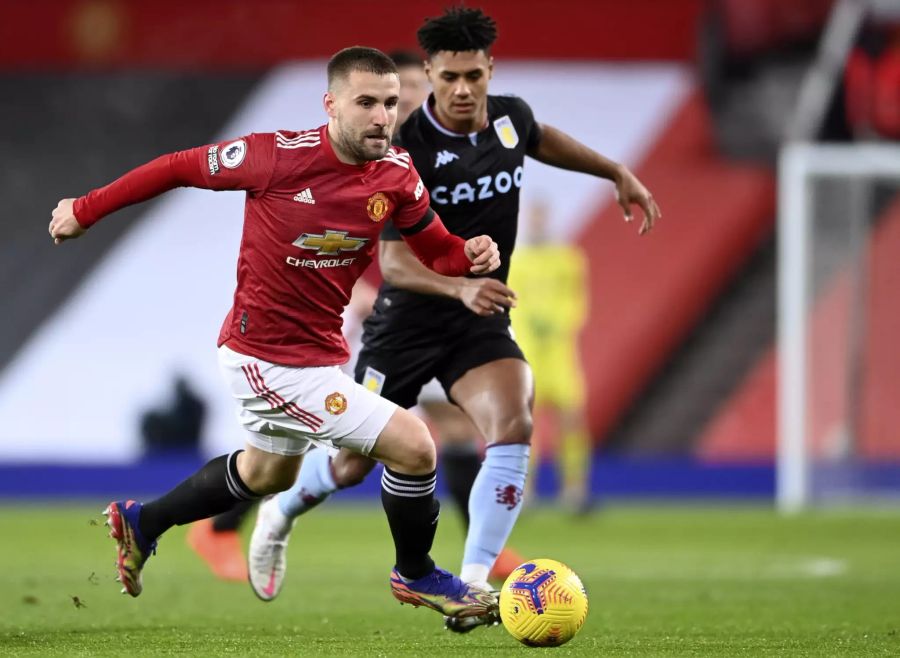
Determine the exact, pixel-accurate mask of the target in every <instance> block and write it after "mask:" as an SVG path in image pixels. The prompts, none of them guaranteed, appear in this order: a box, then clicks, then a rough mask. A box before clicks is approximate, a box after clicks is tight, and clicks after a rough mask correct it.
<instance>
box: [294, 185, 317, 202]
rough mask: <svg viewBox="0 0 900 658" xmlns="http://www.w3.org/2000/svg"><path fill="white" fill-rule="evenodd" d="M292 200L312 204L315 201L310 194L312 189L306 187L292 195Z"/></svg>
mask: <svg viewBox="0 0 900 658" xmlns="http://www.w3.org/2000/svg"><path fill="white" fill-rule="evenodd" d="M294 201H299V202H300V203H311V204H313V205H315V203H316V200H315V198H313V195H312V190H311V189H309V188H308V187H307V188H306V189H305V190H303V191H302V192H297V194H295V195H294Z"/></svg>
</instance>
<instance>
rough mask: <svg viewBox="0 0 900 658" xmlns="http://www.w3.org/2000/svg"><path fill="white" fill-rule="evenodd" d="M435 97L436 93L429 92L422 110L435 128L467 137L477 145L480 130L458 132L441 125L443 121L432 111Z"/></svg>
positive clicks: (442, 131)
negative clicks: (432, 102) (432, 101)
mask: <svg viewBox="0 0 900 658" xmlns="http://www.w3.org/2000/svg"><path fill="white" fill-rule="evenodd" d="M433 98H434V94H429V95H428V98H426V99H425V102H424V103H422V111H423V112H424V113H425V116H426V117H428V120H429V121H430V122H431V125H432V126H434V128H435V130H437V131H438V132H440V133H443V134H444V135H447V136H448V137H465V138H467V139H468V140H469V141H470V142H471V143H472V146H476V145H477V144H478V133H479V132H481V131H480V130H476V131H475V132H471V133H458V132H454V131H452V130H450V129H449V128H445V127H444V126H442V125H441V123H440V122H439V121H438V120H437V117H436V116H434V114H433V113H432V111H431V100H432V99H433ZM488 124H489V125H490V118H488Z"/></svg>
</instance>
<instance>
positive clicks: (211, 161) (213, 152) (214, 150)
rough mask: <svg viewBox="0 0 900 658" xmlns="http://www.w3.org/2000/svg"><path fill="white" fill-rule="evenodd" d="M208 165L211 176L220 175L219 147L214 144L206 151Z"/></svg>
mask: <svg viewBox="0 0 900 658" xmlns="http://www.w3.org/2000/svg"><path fill="white" fill-rule="evenodd" d="M206 164H207V166H208V167H209V175H210V176H215V175H216V174H218V173H219V145H218V144H213V145H212V146H210V147H209V149H208V150H207V151H206Z"/></svg>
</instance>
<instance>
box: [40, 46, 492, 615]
mask: <svg viewBox="0 0 900 658" xmlns="http://www.w3.org/2000/svg"><path fill="white" fill-rule="evenodd" d="M399 87H400V84H399V79H398V75H397V69H396V67H395V65H394V63H393V62H392V61H391V60H390V58H388V57H387V56H386V55H384V54H383V53H381V52H380V51H378V50H375V49H371V48H363V47H353V48H347V49H345V50H342V51H340V52H338V53H337V54H335V55H334V57H332V59H331V60H330V61H329V63H328V91H327V93H326V94H325V96H324V107H325V111H326V113H327V115H328V123H327V124H325V125H323V126H320V127H319V128H315V129H312V130H305V131H300V132H288V131H280V132H275V133H254V134H251V135H248V136H245V137H242V138H240V139H236V140H231V141H227V142H222V143H218V144H211V145H208V146H203V147H200V148H195V149H189V150H186V151H179V152H177V153H172V154H169V155H165V156H162V157H160V158H157V159H156V160H153V161H151V162H149V163H147V164H145V165H142V166H141V167H138V168H137V169H135V170H133V171H131V172H129V173H127V174H125V175H124V176H122V177H121V178H119V179H118V180H116V181H114V182H113V183H111V184H109V185H107V186H105V187H102V188H99V189H96V190H93V191H91V192H89V193H88V194H86V195H84V196H82V197H79V198H78V199H63V200H62V201H60V202H59V204H58V205H57V207H56V209H55V210H54V211H53V213H52V217H53V219H52V221H51V222H50V227H49V230H50V235H51V237H52V238H53V240H54V242H55V243H56V244H60V243H62V242H64V241H66V240H69V239H72V238H77V237H79V236H81V235H82V234H84V233H85V231H87V230H88V229H89V228H90V227H91V226H93V224H95V223H96V222H97V221H99V220H100V219H101V218H102V217H104V216H106V215H108V214H110V213H112V212H114V211H116V210H119V209H120V208H123V207H125V206H127V205H130V204H133V203H138V202H140V201H144V200H146V199H149V198H152V197H154V196H156V195H158V194H161V193H163V192H165V191H167V190H170V189H173V188H175V187H179V186H191V187H199V188H204V189H211V190H244V191H245V192H246V195H247V196H246V203H245V212H244V231H243V238H242V242H241V250H240V255H239V258H238V266H237V288H236V290H235V295H234V304H233V306H232V308H231V311H230V312H229V313H228V315H227V317H226V318H225V322H224V324H223V326H222V330H221V333H220V335H219V341H218V345H219V362H220V366H221V369H222V371H223V374H224V376H225V379H226V381H227V383H228V385H229V386H230V388H231V390H232V393H233V395H234V397H235V399H236V401H237V406H238V417H239V420H240V422H241V423H242V424H243V425H244V427H245V428H246V429H247V430H249V438H248V441H247V445H246V448H245V449H244V450H238V451H236V452H234V453H232V454H230V455H222V456H220V457H217V458H216V459H213V460H212V461H210V462H209V463H208V464H206V465H205V466H204V467H202V468H201V469H200V470H199V471H198V472H197V473H195V474H194V475H192V476H191V477H189V478H188V479H187V480H185V481H184V482H182V483H181V484H179V485H178V486H176V487H175V488H174V489H172V490H171V491H169V492H168V493H166V494H165V495H163V496H162V497H160V498H158V499H156V500H154V501H151V502H149V503H145V504H141V503H138V502H135V501H131V500H129V501H114V502H112V503H110V504H109V506H108V507H107V509H106V511H105V513H106V514H107V515H108V517H109V518H108V524H109V525H110V527H111V533H110V534H111V536H112V537H113V538H114V539H115V540H116V544H117V552H118V571H119V578H120V580H121V582H122V584H123V586H124V587H123V592H128V593H129V594H131V595H132V596H138V595H139V594H140V593H141V591H142V577H141V574H142V570H143V567H144V565H145V563H146V560H147V559H148V558H149V557H150V555H151V554H153V553H154V552H155V551H156V546H157V539H158V538H159V537H160V536H161V535H162V534H163V533H164V532H165V531H166V530H167V529H168V528H170V527H172V526H173V525H183V524H185V523H190V522H192V521H196V520H198V519H202V518H208V517H210V516H213V515H215V514H219V513H221V512H224V511H226V510H228V509H229V508H231V507H232V506H234V505H235V504H237V503H238V502H239V501H242V500H248V499H253V498H259V497H260V496H263V495H266V494H273V493H277V492H279V491H282V490H284V489H287V488H288V487H290V485H291V484H292V483H293V482H294V479H295V478H296V475H297V470H298V468H299V466H300V462H301V460H302V456H303V453H304V452H306V450H308V449H309V447H310V446H311V445H312V444H313V443H318V444H321V445H324V446H336V447H344V448H348V449H350V450H353V451H356V452H359V453H361V454H363V455H367V456H368V457H371V458H373V459H376V460H378V461H381V462H382V463H383V464H384V465H385V470H384V475H383V478H382V503H383V506H384V510H385V513H386V515H387V517H388V523H389V525H390V528H391V534H392V535H393V538H394V543H395V547H396V565H395V568H394V570H393V572H392V573H391V578H390V583H391V590H392V592H393V594H394V596H395V597H396V598H398V599H399V600H401V601H404V602H408V603H412V604H413V605H417V606H418V605H424V606H427V607H430V608H433V609H435V610H437V611H439V612H441V613H443V614H445V615H451V616H460V617H465V616H471V615H481V614H484V613H485V611H486V610H494V609H496V599H495V598H494V596H493V595H492V594H490V593H489V592H487V591H485V590H483V589H480V588H478V587H474V586H469V585H466V584H465V583H463V582H462V581H461V580H459V578H457V577H456V576H454V575H452V574H450V573H448V572H446V571H444V570H442V569H439V568H437V567H435V565H434V562H433V561H432V560H431V557H430V556H429V551H430V549H431V545H432V541H433V539H434V533H435V530H436V525H437V517H438V504H437V501H436V500H435V499H434V482H435V449H434V444H433V442H432V440H431V437H430V436H429V433H428V430H427V428H426V426H425V424H424V423H423V422H422V421H421V420H419V419H418V418H416V417H415V416H414V415H412V414H411V413H409V412H407V411H406V410H404V409H402V408H399V407H398V406H397V405H396V404H394V403H391V402H389V401H388V400H386V399H384V398H382V397H380V396H378V395H376V394H374V393H372V392H371V391H369V390H367V389H366V388H364V387H362V386H361V385H359V384H356V383H355V382H354V381H353V380H352V379H351V378H349V377H348V376H346V375H344V374H343V373H342V372H341V371H340V369H339V367H338V365H339V364H341V363H343V362H345V361H346V360H347V356H348V353H347V345H346V342H345V340H344V338H343V336H342V334H341V318H340V316H341V311H342V309H343V307H344V306H345V305H346V304H347V302H348V300H349V298H350V292H351V289H352V287H353V283H354V282H355V281H356V279H357V278H358V277H359V276H360V274H361V273H362V272H363V270H365V268H366V266H367V265H368V264H369V262H370V261H371V255H372V252H373V250H374V248H375V245H376V243H377V241H378V236H379V234H380V232H381V230H382V227H383V226H384V223H385V221H387V220H390V221H391V222H392V223H393V225H394V226H395V227H397V228H398V229H399V230H400V232H401V233H402V234H403V237H404V239H405V240H406V241H407V242H408V244H409V245H410V248H411V249H412V250H413V251H414V252H415V253H416V255H417V257H418V258H420V259H421V261H422V262H423V263H424V264H425V265H427V266H428V267H430V268H433V269H434V270H435V271H437V272H441V273H443V274H446V275H451V276H453V275H455V276H459V275H462V274H466V273H472V274H482V273H488V272H491V271H493V270H494V269H496V268H497V267H498V266H499V254H498V250H497V246H496V244H495V243H494V242H493V241H492V240H491V239H490V238H489V237H488V236H485V235H479V236H476V237H474V238H470V239H469V240H462V239H461V238H458V237H456V236H452V235H450V234H449V233H448V232H447V230H446V229H445V228H444V225H443V223H442V222H441V221H440V219H439V218H438V216H437V215H436V214H435V213H434V212H433V211H432V210H431V209H430V207H429V194H428V191H427V190H426V189H425V188H424V185H423V183H422V181H421V179H420V177H419V175H418V173H417V172H416V169H415V167H413V165H412V162H411V161H410V157H409V155H408V154H407V153H406V152H405V151H404V150H403V149H400V148H394V147H392V146H391V136H392V132H393V129H394V125H395V122H396V115H397V109H396V106H397V100H398V93H399ZM263 589H265V585H263Z"/></svg>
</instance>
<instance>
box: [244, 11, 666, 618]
mask: <svg viewBox="0 0 900 658" xmlns="http://www.w3.org/2000/svg"><path fill="white" fill-rule="evenodd" d="M417 37H418V40H419V45H420V46H421V48H422V50H423V51H425V53H426V54H427V56H428V58H427V60H426V72H427V74H428V78H429V81H430V82H431V87H432V94H431V95H430V97H429V98H428V100H427V101H426V102H425V103H424V104H423V105H422V106H421V107H420V108H419V109H417V110H416V111H414V112H413V113H412V114H410V116H409V118H408V119H407V120H406V122H405V123H404V124H403V125H402V126H401V127H400V128H399V129H398V130H397V140H395V141H397V142H398V143H399V144H400V145H402V146H403V148H405V149H406V150H407V151H408V152H409V153H410V154H411V155H412V158H413V160H414V161H415V163H416V167H417V169H418V170H419V172H420V173H421V175H422V180H423V181H424V182H425V186H426V187H427V188H428V191H429V193H430V194H431V202H432V204H434V207H435V208H439V209H440V213H441V216H442V217H443V220H444V221H445V222H446V224H447V226H449V227H452V230H453V233H455V234H457V235H460V236H466V237H471V236H475V235H479V234H480V233H482V232H484V231H485V228H486V227H490V233H491V236H492V237H493V238H494V239H495V240H496V241H497V244H498V246H499V249H500V254H501V256H502V260H503V263H502V264H501V266H500V267H499V268H498V269H497V270H495V271H494V272H492V273H491V275H490V276H487V277H474V278H473V277H447V276H442V275H440V274H436V273H435V272H434V271H429V270H427V269H426V268H423V267H420V266H419V264H418V263H417V262H416V259H415V257H414V255H413V254H412V253H411V252H410V251H409V250H408V249H406V248H405V247H404V245H403V243H402V242H401V241H400V238H401V237H402V234H401V233H397V232H395V231H394V230H393V228H392V227H389V228H387V229H386V230H385V232H384V234H383V236H382V243H381V250H380V260H379V262H380V265H381V271H382V274H383V275H384V279H385V283H384V284H383V285H382V287H381V289H380V291H379V295H378V299H377V300H376V302H375V307H374V311H373V313H372V315H370V316H369V318H368V319H367V320H366V321H365V323H364V325H363V327H364V330H363V339H362V342H363V349H362V350H361V352H360V355H359V359H357V363H356V373H355V374H356V379H357V381H359V382H361V383H362V384H363V385H365V386H367V387H369V388H371V389H372V390H377V391H379V392H380V393H381V395H383V396H384V397H386V398H388V399H390V400H392V401H393V402H396V403H397V404H399V405H400V406H402V407H411V406H412V405H414V404H415V402H416V400H417V398H418V396H419V392H420V391H421V389H422V386H423V385H424V384H426V383H427V382H428V381H429V380H430V379H432V378H437V379H438V381H439V382H440V384H441V386H442V387H443V389H444V391H445V392H446V394H447V397H448V399H450V400H451V401H452V402H454V403H455V404H456V405H457V406H458V407H459V408H460V409H461V410H462V411H463V412H465V414H466V415H467V416H468V417H469V419H470V420H471V421H472V423H473V424H474V425H475V427H476V428H477V429H478V432H479V434H481V436H482V437H484V439H485V441H486V443H487V447H486V450H485V457H484V459H483V460H482V461H481V462H480V464H479V463H478V456H477V453H476V452H475V451H474V450H472V451H470V454H469V455H468V456H466V455H458V457H464V458H466V459H467V460H468V461H469V465H468V467H466V466H465V464H464V463H463V460H462V459H454V462H456V463H455V464H454V468H453V470H452V471H451V470H448V471H447V472H446V476H447V480H450V481H451V490H452V489H453V488H456V489H457V491H459V492H460V493H461V494H464V493H466V492H468V506H469V524H468V531H467V537H466V545H465V550H464V552H463V563H462V568H461V569H460V577H461V578H462V580H463V581H465V582H467V583H471V584H476V585H480V586H488V585H487V579H488V575H489V573H490V571H491V568H492V567H494V566H496V564H497V558H498V556H499V555H500V552H501V550H502V549H503V547H504V545H505V544H506V540H507V539H508V537H509V536H510V533H511V532H512V529H513V527H514V525H515V522H516V519H517V518H518V515H519V512H520V510H521V508H522V491H523V488H524V485H525V481H526V477H527V472H528V459H529V454H530V442H531V434H532V415H531V411H532V405H533V393H534V385H533V377H532V372H531V369H530V367H529V365H528V363H527V361H526V360H525V355H524V354H523V352H522V350H521V348H520V347H519V346H518V345H517V343H516V341H515V338H514V337H513V335H512V333H511V331H510V313H511V312H514V311H511V309H514V307H515V305H516V294H515V292H514V291H513V290H512V289H511V288H509V287H508V286H507V285H506V280H507V275H508V270H509V260H508V259H509V256H511V254H512V252H513V249H514V246H515V241H516V232H517V230H518V216H519V192H520V189H521V186H522V184H523V175H524V166H525V162H526V159H527V158H533V159H535V160H538V161H540V162H543V163H544V164H548V165H552V166H555V167H559V168H562V169H568V170H572V171H577V172H581V173H585V174H588V175H591V176H596V177H598V178H603V179H606V180H609V181H610V182H611V183H612V184H613V185H615V188H616V196H617V199H618V202H619V204H620V205H621V206H622V209H623V211H624V215H625V218H626V221H629V220H631V219H632V206H633V205H637V206H639V207H640V209H641V210H642V211H643V221H642V222H641V223H640V227H639V229H638V233H639V234H645V233H647V232H648V231H650V230H651V229H652V228H653V226H654V224H655V223H656V221H657V220H658V219H659V218H660V209H659V206H658V205H657V203H656V201H655V200H654V199H653V196H652V195H651V194H650V192H649V190H648V189H647V188H646V187H645V186H644V185H643V184H642V183H641V181H640V180H638V178H637V177H636V176H635V175H634V174H632V173H631V172H630V171H629V170H628V168H627V167H625V166H624V165H621V164H619V163H617V162H614V161H612V160H610V159H609V158H606V157H604V156H603V155H602V154H600V153H598V152H597V151H595V150H593V149H592V148H590V147H589V146H587V145H585V144H582V143H581V142H579V141H577V140H575V139H574V138H572V137H570V136H568V135H567V134H565V133H564V132H563V131H561V130H559V129H557V128H555V127H553V126H551V125H548V124H546V123H542V122H540V121H538V120H537V119H536V118H535V116H534V113H533V112H532V110H531V107H530V106H529V105H528V103H527V102H525V100H523V99H521V98H518V97H515V96H511V95H494V94H490V93H489V83H490V80H491V78H492V75H493V72H494V59H493V57H492V56H491V47H492V46H493V43H494V41H495V39H496V38H497V26H496V24H495V22H494V20H493V19H491V18H490V17H489V16H487V15H485V14H484V13H483V12H482V11H481V10H480V9H475V8H468V7H453V8H450V9H448V10H446V11H445V12H444V14H443V15H441V16H438V17H435V18H429V19H427V20H426V21H425V23H424V24H423V25H422V27H421V28H420V29H419V31H418V33H417ZM374 465H375V464H374V462H373V461H372V460H370V459H366V458H365V456H363V455H360V454H358V453H350V452H348V451H346V450H342V451H340V453H339V455H338V456H337V457H335V458H334V459H332V460H330V463H326V460H325V459H323V458H322V454H321V452H319V453H316V454H313V455H311V456H310V459H309V460H307V461H306V462H305V463H304V464H303V468H302V469H301V472H300V476H299V480H298V485H303V486H302V488H301V490H300V492H301V493H303V494H304V495H302V496H299V497H298V496H293V500H291V494H294V493H297V492H298V487H294V488H293V489H292V490H291V491H290V492H288V493H283V494H280V495H279V496H277V497H276V498H275V500H276V501H277V502H278V505H277V506H274V505H266V504H264V505H262V506H261V509H260V515H259V517H260V519H262V520H263V521H265V519H264V515H263V513H264V512H265V511H266V510H267V509H269V508H273V507H277V509H278V510H280V511H281V512H284V513H285V514H283V515H282V516H283V518H282V519H281V520H280V521H281V522H280V527H276V526H275V525H274V524H271V525H268V524H267V525H268V527H269V528H271V529H272V532H271V533H270V536H272V537H274V538H276V539H278V540H279V541H287V539H288V535H289V533H290V531H291V528H292V524H293V521H294V517H297V516H299V515H300V514H303V513H305V512H306V511H307V510H309V509H311V508H312V507H313V506H314V505H316V504H319V503H321V502H322V501H323V500H324V499H325V498H327V496H329V495H330V494H331V493H332V492H333V491H335V490H337V489H339V488H343V487H348V486H353V485H354V484H356V483H358V482H360V481H361V480H362V479H363V478H364V477H365V475H366V473H368V472H369V471H370V470H371V469H372V468H374ZM446 465H448V463H447V462H446V461H445V466H446ZM326 469H327V470H326ZM329 471H330V473H331V474H333V477H331V478H328V477H326V475H328V474H329ZM454 475H455V476H456V477H454ZM454 481H455V484H454ZM307 484H308V485H314V486H307ZM460 497H462V496H460ZM287 512H290V514H287ZM274 516H275V515H273V517H274ZM257 530H259V521H258V522H257ZM265 535H266V533H262V532H255V533H254V536H253V537H252V538H251V542H250V556H251V563H253V562H254V558H255V556H257V555H259V556H260V557H262V556H263V555H264V553H265V551H266V550H267V547H266V545H265V544H266V542H264V541H257V539H258V538H263V539H264V538H265ZM272 554H274V553H272ZM276 591H277V583H276ZM496 621H497V618H496V617H495V616H492V615H483V616H478V617H468V618H465V619H451V620H449V622H448V624H447V627H448V628H450V629H451V630H454V631H462V632H466V631H468V630H471V629H472V628H474V627H476V626H477V625H479V624H480V625H487V624H492V623H495V622H496Z"/></svg>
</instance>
